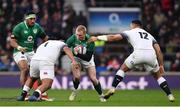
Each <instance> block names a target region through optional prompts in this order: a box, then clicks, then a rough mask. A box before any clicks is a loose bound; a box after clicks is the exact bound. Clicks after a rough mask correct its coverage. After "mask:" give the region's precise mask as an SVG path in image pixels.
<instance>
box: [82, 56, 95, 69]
mask: <svg viewBox="0 0 180 107" xmlns="http://www.w3.org/2000/svg"><path fill="white" fill-rule="evenodd" d="M80 62H81V65H82V67H83V68H84V69H87V68H89V67H93V66H95V62H94V56H92V58H91V60H90V61H85V60H80Z"/></svg>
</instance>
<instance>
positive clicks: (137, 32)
mask: <svg viewBox="0 0 180 107" xmlns="http://www.w3.org/2000/svg"><path fill="white" fill-rule="evenodd" d="M121 35H122V36H123V37H124V38H126V39H127V40H128V42H129V43H130V44H131V45H132V46H133V48H134V50H139V49H154V48H153V43H156V40H155V39H154V37H153V36H152V35H151V34H150V33H148V32H147V31H145V30H144V29H141V28H134V29H132V30H127V31H124V32H123V33H121Z"/></svg>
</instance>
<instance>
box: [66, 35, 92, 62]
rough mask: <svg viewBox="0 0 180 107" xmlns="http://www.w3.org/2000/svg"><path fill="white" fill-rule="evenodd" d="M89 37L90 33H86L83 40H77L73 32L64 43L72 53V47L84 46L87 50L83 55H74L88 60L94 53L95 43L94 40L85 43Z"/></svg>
mask: <svg viewBox="0 0 180 107" xmlns="http://www.w3.org/2000/svg"><path fill="white" fill-rule="evenodd" d="M89 38H90V35H88V34H86V35H85V40H82V41H81V40H79V39H78V38H77V37H76V35H75V34H73V35H72V36H71V37H69V38H68V40H67V41H66V44H67V45H68V47H69V48H71V50H72V52H73V53H74V48H75V47H76V46H78V45H82V46H84V47H86V49H87V52H86V54H85V55H82V54H78V55H75V54H74V55H75V56H77V57H80V58H81V59H83V60H86V61H89V60H90V59H91V57H92V55H93V54H94V51H95V44H94V42H92V43H87V41H88V39H89Z"/></svg>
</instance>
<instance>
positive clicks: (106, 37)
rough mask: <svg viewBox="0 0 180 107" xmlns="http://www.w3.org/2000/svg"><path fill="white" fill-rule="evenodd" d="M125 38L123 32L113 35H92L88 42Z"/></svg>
mask: <svg viewBox="0 0 180 107" xmlns="http://www.w3.org/2000/svg"><path fill="white" fill-rule="evenodd" d="M122 39H123V35H121V34H112V35H99V36H96V37H95V36H92V37H91V38H90V39H89V40H88V42H95V41H97V40H102V41H110V42H111V41H118V40H122Z"/></svg>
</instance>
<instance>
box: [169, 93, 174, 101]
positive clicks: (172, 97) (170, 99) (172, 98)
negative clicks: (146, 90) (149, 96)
mask: <svg viewBox="0 0 180 107" xmlns="http://www.w3.org/2000/svg"><path fill="white" fill-rule="evenodd" d="M168 99H169V101H170V102H174V101H175V98H174V96H173V95H172V94H169V95H168Z"/></svg>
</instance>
